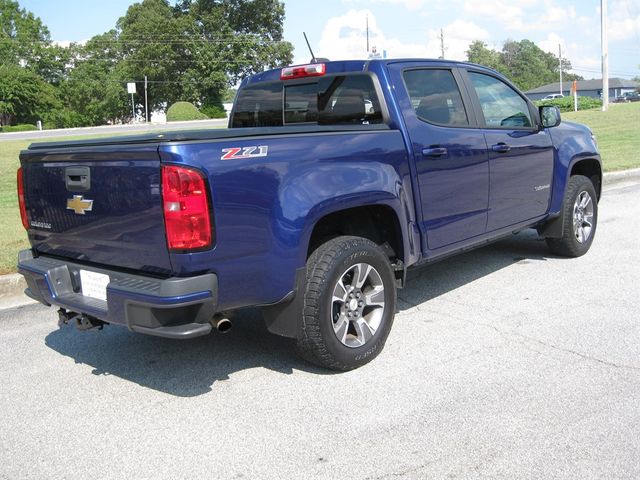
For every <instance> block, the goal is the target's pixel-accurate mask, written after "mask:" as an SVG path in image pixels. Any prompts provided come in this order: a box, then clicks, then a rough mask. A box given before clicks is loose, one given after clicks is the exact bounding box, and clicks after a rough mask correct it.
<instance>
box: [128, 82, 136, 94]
mask: <svg viewBox="0 0 640 480" xmlns="http://www.w3.org/2000/svg"><path fill="white" fill-rule="evenodd" d="M127 92H128V93H130V94H131V95H133V94H134V93H136V84H135V83H134V82H130V83H127Z"/></svg>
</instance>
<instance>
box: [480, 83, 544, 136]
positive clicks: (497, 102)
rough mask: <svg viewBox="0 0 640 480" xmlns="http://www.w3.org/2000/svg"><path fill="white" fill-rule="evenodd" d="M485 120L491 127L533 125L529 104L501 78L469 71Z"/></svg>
mask: <svg viewBox="0 0 640 480" xmlns="http://www.w3.org/2000/svg"><path fill="white" fill-rule="evenodd" d="M469 78H470V79H471V83H472V84H473V88H474V89H475V91H476V93H477V95H478V99H479V100H480V106H481V107H482V113H483V115H484V121H485V123H486V125H487V127H489V128H519V127H520V128H522V127H531V126H533V122H532V121H531V114H530V113H529V105H528V104H527V102H526V101H525V100H524V98H522V97H521V96H520V95H518V93H517V92H516V91H515V90H514V89H513V88H511V87H510V86H509V85H507V84H506V83H504V82H503V81H501V80H498V79H497V78H495V77H492V76H490V75H485V74H483V73H477V72H469Z"/></svg>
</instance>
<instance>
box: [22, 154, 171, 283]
mask: <svg viewBox="0 0 640 480" xmlns="http://www.w3.org/2000/svg"><path fill="white" fill-rule="evenodd" d="M20 161H21V163H22V168H23V172H24V183H25V197H26V198H25V200H26V206H27V216H28V218H29V224H30V228H29V239H30V241H31V244H32V246H33V248H34V249H35V250H36V251H37V252H38V253H41V254H47V255H55V256H57V257H62V258H69V259H73V260H76V261H81V262H87V263H92V264H102V265H108V266H115V267H121V268H127V269H133V270H141V271H145V272H148V273H157V274H161V275H163V274H169V273H170V272H171V264H170V261H169V253H168V251H167V246H166V239H165V231H164V220H163V213H162V202H161V196H160V195H161V192H160V184H161V182H160V175H161V172H160V158H159V155H158V145H157V144H144V145H126V144H119V145H118V144H114V145H109V146H87V147H72V148H55V149H53V148H42V149H38V148H36V149H30V150H26V151H23V152H22V153H21V155H20Z"/></svg>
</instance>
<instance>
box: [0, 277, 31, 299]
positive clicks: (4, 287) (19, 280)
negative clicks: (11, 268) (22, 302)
mask: <svg viewBox="0 0 640 480" xmlns="http://www.w3.org/2000/svg"><path fill="white" fill-rule="evenodd" d="M25 288H27V282H25V281H24V277H23V276H22V275H20V274H19V273H10V274H8V275H0V298H3V299H4V298H9V297H17V296H19V295H22V294H23V292H24V289H25ZM25 298H27V297H26V296H25Z"/></svg>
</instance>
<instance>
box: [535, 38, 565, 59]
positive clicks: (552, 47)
mask: <svg viewBox="0 0 640 480" xmlns="http://www.w3.org/2000/svg"><path fill="white" fill-rule="evenodd" d="M536 44H537V45H538V47H540V48H541V49H542V50H544V51H545V52H549V53H553V54H554V55H558V45H562V50H563V56H564V57H566V56H567V51H566V50H567V47H566V45H565V41H564V39H563V38H562V37H560V35H558V34H557V33H550V34H548V35H547V38H545V39H544V40H539V41H537V42H536Z"/></svg>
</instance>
